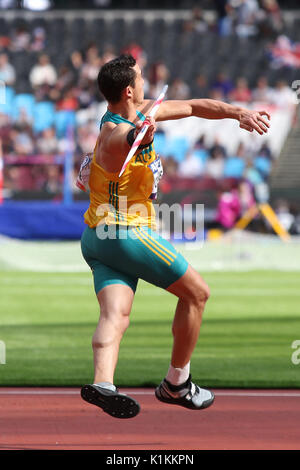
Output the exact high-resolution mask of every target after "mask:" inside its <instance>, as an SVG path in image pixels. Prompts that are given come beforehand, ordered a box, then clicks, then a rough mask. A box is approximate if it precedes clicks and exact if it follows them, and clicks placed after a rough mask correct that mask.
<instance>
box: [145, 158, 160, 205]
mask: <svg viewBox="0 0 300 470" xmlns="http://www.w3.org/2000/svg"><path fill="white" fill-rule="evenodd" d="M148 167H149V168H150V170H151V171H152V173H153V186H152V193H151V195H150V199H156V198H157V190H158V183H159V180H160V179H161V177H162V175H163V173H164V170H163V166H162V163H161V159H160V158H159V156H157V158H156V159H155V160H154V161H153V162H152V163H150V164H149V165H148Z"/></svg>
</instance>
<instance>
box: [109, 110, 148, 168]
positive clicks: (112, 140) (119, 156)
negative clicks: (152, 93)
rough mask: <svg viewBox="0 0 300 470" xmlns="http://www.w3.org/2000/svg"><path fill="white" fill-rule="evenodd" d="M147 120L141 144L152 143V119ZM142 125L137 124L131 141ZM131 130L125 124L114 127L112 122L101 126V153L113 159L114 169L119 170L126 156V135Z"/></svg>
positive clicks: (127, 149) (128, 146)
mask: <svg viewBox="0 0 300 470" xmlns="http://www.w3.org/2000/svg"><path fill="white" fill-rule="evenodd" d="M147 119H149V120H150V125H149V128H148V130H147V132H146V134H145V136H144V138H143V140H142V143H143V144H147V143H150V142H152V140H153V138H154V133H155V130H156V126H155V122H154V119H153V118H148V117H147ZM142 125H143V123H142V122H141V121H138V122H137V124H136V128H135V132H134V134H133V139H135V138H136V136H137V134H138V132H139V131H140V129H141V127H142ZM132 129H133V127H132V126H131V125H130V124H126V123H120V124H117V125H116V124H114V123H112V122H107V123H105V124H104V125H103V128H102V131H101V152H104V153H106V154H109V155H110V156H111V157H112V158H113V160H114V167H120V168H121V167H122V165H123V163H124V160H125V158H126V157H127V155H128V152H129V150H130V147H131V145H130V144H129V142H128V133H129V132H130V131H132Z"/></svg>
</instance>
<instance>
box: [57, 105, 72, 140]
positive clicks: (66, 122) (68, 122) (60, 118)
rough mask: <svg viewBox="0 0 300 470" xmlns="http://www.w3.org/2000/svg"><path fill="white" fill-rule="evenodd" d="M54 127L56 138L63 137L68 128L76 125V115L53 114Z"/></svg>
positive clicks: (66, 112) (67, 112) (61, 112)
mask: <svg viewBox="0 0 300 470" xmlns="http://www.w3.org/2000/svg"><path fill="white" fill-rule="evenodd" d="M54 125H55V129H56V135H57V137H58V138H62V137H65V136H66V135H67V131H68V128H69V127H74V126H75V125H76V115H75V112H74V111H57V112H56V113H55V118H54Z"/></svg>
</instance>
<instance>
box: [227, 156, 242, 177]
mask: <svg viewBox="0 0 300 470" xmlns="http://www.w3.org/2000/svg"><path fill="white" fill-rule="evenodd" d="M244 169H245V161H244V160H243V159H242V158H239V157H229V158H227V159H226V160H225V166H224V177H225V178H241V177H242V176H243V173H244Z"/></svg>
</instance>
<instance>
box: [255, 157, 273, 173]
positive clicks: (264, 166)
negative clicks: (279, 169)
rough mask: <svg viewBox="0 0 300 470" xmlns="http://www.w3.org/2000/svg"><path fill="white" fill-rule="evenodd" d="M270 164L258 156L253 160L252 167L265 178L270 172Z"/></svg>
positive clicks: (264, 158)
mask: <svg viewBox="0 0 300 470" xmlns="http://www.w3.org/2000/svg"><path fill="white" fill-rule="evenodd" d="M271 166H272V162H271V161H270V160H269V158H267V157H265V156H264V155H258V156H257V157H255V159H254V167H255V168H256V169H257V170H258V171H259V172H260V173H261V174H262V175H263V176H264V177H267V176H269V174H270V171H271Z"/></svg>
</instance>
